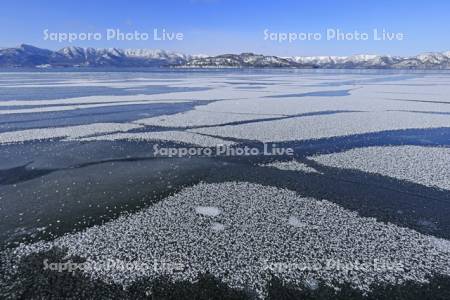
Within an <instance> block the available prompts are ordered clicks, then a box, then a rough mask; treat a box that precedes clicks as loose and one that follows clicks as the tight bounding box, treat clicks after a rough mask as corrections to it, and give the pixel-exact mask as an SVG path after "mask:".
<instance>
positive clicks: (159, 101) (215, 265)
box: [0, 70, 450, 295]
mask: <svg viewBox="0 0 450 300" xmlns="http://www.w3.org/2000/svg"><path fill="white" fill-rule="evenodd" d="M449 95H450V73H449V72H439V71H434V72H424V71H423V72H412V71H411V72H407V71H397V72H394V71H357V70H353V71H346V70H342V71H332V70H329V71H323V70H322V71H314V70H167V71H162V70H147V71H136V70H129V71H127V72H115V71H112V70H111V71H102V72H98V71H96V72H79V71H65V72H60V71H58V72H56V71H49V72H3V73H0V157H1V158H2V159H1V160H0V201H1V207H0V248H1V249H4V250H5V251H15V253H16V255H18V256H26V255H30V254H31V253H36V252H42V251H47V250H49V249H52V247H55V246H56V247H64V248H66V249H67V251H68V254H70V255H76V256H79V257H83V258H85V259H87V260H88V261H91V262H99V261H100V260H101V259H120V260H127V261H128V260H131V261H137V262H139V261H140V260H142V261H143V260H152V259H159V260H161V261H162V260H172V261H177V262H178V263H181V264H183V265H184V266H185V269H184V271H181V272H178V273H176V274H175V275H174V278H175V279H180V280H188V281H194V280H195V275H196V274H197V273H205V272H210V273H212V274H213V275H214V276H216V277H217V278H219V279H220V280H222V281H224V282H225V283H227V284H229V285H230V286H231V287H234V288H245V289H250V290H253V291H255V293H257V294H258V295H262V294H263V293H264V285H265V283H266V282H265V273H264V270H265V271H267V268H266V269H265V267H264V266H262V265H261V264H260V263H261V261H264V260H266V262H267V261H269V264H273V263H283V264H287V263H296V264H299V263H302V261H301V259H302V258H303V259H304V258H305V257H306V258H307V259H308V261H314V262H316V263H317V262H323V261H324V260H326V259H336V260H339V261H347V262H348V261H354V260H364V259H368V260H371V259H374V258H377V259H384V260H387V261H391V262H393V261H396V262H403V263H405V264H407V268H406V269H408V270H409V271H405V270H403V271H401V270H396V271H392V270H390V271H386V270H382V271H374V270H368V271H366V272H361V273H358V274H356V275H352V276H350V275H348V274H347V275H343V273H342V272H341V271H336V270H327V271H323V270H320V271H317V270H316V271H313V272H310V273H308V274H307V273H305V272H299V271H292V270H287V271H286V270H281V271H280V270H279V271H277V272H275V273H276V274H277V276H279V277H280V278H283V279H285V280H287V281H288V282H292V283H294V284H302V283H304V282H306V283H308V284H309V285H311V284H312V283H311V282H313V283H316V282H324V283H326V284H331V283H332V282H333V280H336V279H341V278H343V280H344V282H345V283H349V284H350V285H351V286H352V287H354V288H356V289H360V290H370V285H371V284H374V283H386V284H400V283H403V282H405V281H408V280H412V281H414V282H423V281H424V280H425V278H426V277H427V276H429V275H432V274H442V275H450V269H449V267H448V266H449V265H450V246H449V245H450V242H449V241H448V239H450V218H449V217H448V216H449V215H450V186H449V182H450V172H449V168H448V165H449V164H450V98H449ZM267 143H270V144H276V145H277V146H278V147H280V148H291V149H293V151H294V155H292V156H289V155H284V154H283V155H251V156H207V157H205V156H195V155H194V156H192V157H173V158H170V157H159V156H155V155H154V153H153V149H154V146H155V145H157V146H161V147H162V146H164V147H170V148H186V147H195V148H200V149H206V148H211V147H216V146H217V145H227V147H230V148H231V149H232V148H238V147H245V146H247V147H253V148H256V149H263V148H264V145H265V144H267ZM267 195H269V196H267ZM244 220H245V221H246V222H244ZM342 228H344V229H345V231H342V230H340V229H342ZM272 233H274V234H272ZM330 236H333V237H335V240H327V237H330ZM99 237H102V238H101V239H100V238H99ZM322 242H323V243H322ZM124 244H126V245H128V247H125V248H123V247H121V245H124ZM74 245H76V246H74ZM141 245H145V247H144V246H141ZM155 245H157V246H155ZM387 245H388V246H387ZM314 247H317V250H316V251H315V252H314V253H316V254H317V255H316V254H314V253H312V252H311V251H310V249H315V248H314ZM12 249H16V250H12ZM328 250H329V251H328ZM273 251H277V255H274V254H273ZM330 251H331V253H334V254H335V256H336V257H332V256H331V257H330V256H329V253H330ZM186 253H190V254H191V256H189V255H186ZM244 253H245V255H244ZM431 253H433V255H431ZM240 254H242V255H243V256H245V258H241V257H240V256H239V255H240ZM228 255H232V256H233V258H232V259H230V258H229V257H228ZM252 255H254V256H255V257H250V256H252ZM430 256H433V259H431V258H429V257H430ZM412 258H414V259H412ZM252 259H254V260H255V261H258V263H255V264H254V265H252ZM266 267H267V265H266ZM88 273H89V272H88ZM344 273H345V272H344ZM89 275H92V274H89ZM160 275H162V273H161V272H153V271H151V272H147V271H144V272H142V274H141V273H139V274H129V273H127V272H120V271H116V272H112V273H104V272H97V273H95V274H94V275H93V276H94V278H97V279H101V280H106V281H108V282H110V281H112V282H116V283H118V284H125V283H126V284H130V283H133V282H134V281H135V280H137V279H138V278H142V277H146V278H157V277H158V276H160ZM312 285H314V284H312Z"/></svg>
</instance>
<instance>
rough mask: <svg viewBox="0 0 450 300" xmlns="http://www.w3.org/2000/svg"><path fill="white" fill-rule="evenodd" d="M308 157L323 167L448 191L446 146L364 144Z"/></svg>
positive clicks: (448, 152) (449, 161)
mask: <svg viewBox="0 0 450 300" xmlns="http://www.w3.org/2000/svg"><path fill="white" fill-rule="evenodd" d="M311 158H312V159H313V160H315V161H316V162H318V163H320V164H323V165H326V166H331V167H336V168H344V169H357V170H361V171H364V172H370V173H378V174H381V175H385V176H390V177H394V178H397V179H401V180H408V181H412V182H415V183H419V184H422V185H426V186H431V187H438V188H441V189H447V190H450V171H449V165H450V148H449V147H421V146H387V147H367V148H356V149H351V150H348V151H345V152H340V153H332V154H326V155H318V156H314V157H311Z"/></svg>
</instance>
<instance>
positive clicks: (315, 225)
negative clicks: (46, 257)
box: [15, 182, 450, 294]
mask: <svg viewBox="0 0 450 300" xmlns="http://www.w3.org/2000/svg"><path fill="white" fill-rule="evenodd" d="M219 207H220V214H218V209H219ZM199 211H200V213H202V217H199ZM204 214H206V216H204ZM218 223H219V224H221V225H223V227H222V226H221V225H218ZM218 231H220V234H218ZM55 246H56V247H60V248H65V249H67V251H68V255H79V256H81V257H84V258H86V259H87V261H88V262H90V263H101V262H103V261H107V260H120V261H124V262H131V263H133V264H134V265H139V264H144V263H148V262H153V261H164V262H171V263H177V264H182V265H183V266H184V268H183V270H182V271H178V272H173V273H170V272H169V275H170V276H171V277H172V278H173V279H175V280H176V279H187V280H195V279H196V277H197V274H198V273H199V272H202V273H204V272H210V273H211V274H213V275H215V276H218V277H219V278H221V280H223V281H224V282H226V283H228V284H230V285H231V286H233V287H240V288H243V287H245V288H250V289H253V290H256V291H257V292H258V293H259V294H263V293H264V287H265V284H266V283H267V282H266V281H267V280H268V278H269V274H276V275H277V276H279V277H281V278H282V279H283V280H285V281H286V282H291V283H294V284H305V283H307V282H311V281H312V282H315V283H317V282H320V281H322V282H325V283H328V284H332V282H339V283H345V282H347V283H350V284H351V285H352V286H354V287H356V288H359V289H368V288H369V286H370V285H371V284H372V283H376V282H377V283H383V282H384V283H401V282H404V281H405V280H414V281H418V282H423V281H425V280H426V276H427V275H431V274H439V273H441V274H450V267H449V266H450V254H449V252H448V251H446V248H445V247H444V246H443V242H437V240H436V238H434V237H432V236H427V235H424V234H421V233H418V232H416V231H414V230H412V229H408V228H404V227H399V226H397V225H393V224H390V223H383V222H378V221H377V220H376V219H374V218H366V217H361V216H359V215H358V214H357V213H356V212H352V211H349V210H346V209H344V208H342V207H340V206H339V205H336V204H334V203H331V202H329V201H326V200H316V199H312V198H303V197H301V196H299V195H298V194H296V193H295V192H293V191H289V190H286V189H279V188H275V187H269V186H262V185H258V184H252V183H247V182H225V183H217V184H205V183H201V184H198V185H196V186H193V187H189V188H186V189H184V190H182V191H181V192H179V193H178V194H175V195H173V196H170V197H168V198H166V199H165V200H163V201H161V202H159V203H156V204H154V205H153V206H152V207H149V208H147V209H144V210H142V211H140V212H137V213H134V214H131V215H127V216H122V217H119V218H118V219H116V220H114V221H110V222H108V223H105V224H103V225H100V226H94V227H91V228H88V229H86V230H85V231H83V232H79V233H72V234H67V235H65V236H63V237H60V238H57V239H55V240H54V241H50V242H38V243H35V244H30V245H21V246H19V247H18V248H16V249H15V255H17V257H22V256H24V255H27V254H30V253H34V252H40V251H45V250H48V249H50V248H52V247H55ZM85 272H86V274H87V275H89V276H91V277H93V278H99V279H102V280H105V281H112V282H117V283H120V284H125V285H126V284H129V283H131V282H133V281H134V280H137V279H139V278H141V277H142V276H148V277H150V278H154V277H156V276H159V275H162V273H161V272H162V271H161V270H159V269H156V268H141V269H131V270H129V269H127V268H125V269H123V268H122V269H120V268H117V269H116V268H113V269H101V268H100V269H96V270H95V271H90V270H85Z"/></svg>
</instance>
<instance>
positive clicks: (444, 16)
mask: <svg viewBox="0 0 450 300" xmlns="http://www.w3.org/2000/svg"><path fill="white" fill-rule="evenodd" d="M1 6H2V9H1V10H0V47H8V46H15V45H18V44H21V43H27V44H32V45H35V46H39V47H45V48H49V49H59V48H62V47H64V46H69V45H74V46H75V45H76V46H83V47H87V46H90V47H120V48H161V49H166V50H175V51H180V52H184V53H191V54H200V53H203V54H219V53H230V52H232V53H240V52H256V53H263V54H274V55H280V56H289V55H351V54H360V53H375V54H392V55H413V54H417V53H420V52H426V51H448V50H450V24H449V23H450V20H449V19H450V18H449V17H450V1H444V0H439V1H436V0H430V1H415V0H410V1H402V0H399V1H392V0H391V1H387V0H378V1H371V0H367V1H363V0H359V1H326V0H314V1H300V0H297V1H294V0H292V1H291V0H277V1H265V0H260V1H234V0H230V1H226V0H167V1H158V0H155V1H149V0H147V1H104V0H98V1H61V0H59V1H50V0H42V1H25V0H15V1H3V2H2V5H1ZM108 28H118V29H120V30H121V31H122V32H133V31H135V30H137V31H139V32H149V33H150V38H149V40H147V41H116V40H110V41H107V40H106V38H105V35H106V34H105V31H106V29H108ZM154 28H157V29H158V30H160V31H162V29H163V28H164V29H165V30H166V31H169V32H182V33H183V40H182V41H154V40H153V30H154ZM329 28H331V29H340V30H341V31H343V32H354V31H355V30H356V31H359V32H368V33H370V34H371V36H370V38H369V40H367V41H336V40H332V41H330V40H326V38H325V33H326V30H327V29H329ZM374 28H377V29H379V30H382V29H385V30H387V31H389V32H401V33H403V34H404V39H403V40H402V41H398V40H397V41H374V40H373V38H372V31H373V29H374ZM45 29H48V30H49V32H57V33H66V32H75V33H81V32H100V33H102V34H103V36H102V39H101V40H99V41H96V40H91V41H76V42H73V43H68V42H57V41H50V40H47V41H46V40H44V34H43V31H44V30H45ZM265 29H268V30H269V32H285V33H289V32H293V33H298V32H305V33H308V32H312V33H315V32H319V33H321V34H322V39H321V40H319V41H314V40H313V41H298V40H297V41H293V42H291V43H289V42H282V43H280V42H278V41H273V40H264V30H265Z"/></svg>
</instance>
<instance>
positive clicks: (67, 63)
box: [0, 44, 450, 69]
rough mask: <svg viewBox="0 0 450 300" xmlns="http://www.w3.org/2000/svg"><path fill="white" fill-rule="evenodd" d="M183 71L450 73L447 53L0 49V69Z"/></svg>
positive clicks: (19, 47)
mask: <svg viewBox="0 0 450 300" xmlns="http://www.w3.org/2000/svg"><path fill="white" fill-rule="evenodd" d="M40 66H46V67H74V66H79V67H85V66H89V67H185V68H208V67H210V68H220V67H234V68H236V67H238V68H249V67H250V68H322V69H380V68H381V69H450V51H448V52H442V53H440V52H431V53H423V54H419V55H417V56H412V57H400V56H389V55H353V56H295V57H277V56H265V55H260V54H253V53H242V54H223V55H218V56H206V55H197V56H192V55H185V54H181V53H176V52H170V51H164V50H150V49H118V48H106V49H94V48H81V47H66V48H63V49H61V50H58V51H51V50H46V49H40V48H37V47H34V46H30V45H25V44H23V45H20V46H18V47H15V48H0V67H40Z"/></svg>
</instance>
